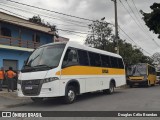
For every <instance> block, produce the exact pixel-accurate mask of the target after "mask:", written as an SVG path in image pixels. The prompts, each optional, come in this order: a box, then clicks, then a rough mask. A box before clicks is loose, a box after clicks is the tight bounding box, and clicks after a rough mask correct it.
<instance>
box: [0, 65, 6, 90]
mask: <svg viewBox="0 0 160 120" xmlns="http://www.w3.org/2000/svg"><path fill="white" fill-rule="evenodd" d="M4 78H5V72H4V69H3V67H1V69H0V91H2V85H3V80H4Z"/></svg>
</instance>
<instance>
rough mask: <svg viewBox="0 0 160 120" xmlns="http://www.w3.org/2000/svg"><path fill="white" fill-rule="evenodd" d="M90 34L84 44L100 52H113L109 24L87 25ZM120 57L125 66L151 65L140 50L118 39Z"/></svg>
mask: <svg viewBox="0 0 160 120" xmlns="http://www.w3.org/2000/svg"><path fill="white" fill-rule="evenodd" d="M89 29H90V34H88V36H87V38H86V40H85V44H87V45H89V46H91V47H95V48H98V49H101V50H106V51H109V52H115V50H114V48H115V42H114V35H113V34H112V27H111V26H109V23H106V22H104V21H95V22H93V23H92V24H90V25H89ZM118 44H119V51H120V53H119V54H120V55H121V56H122V57H123V60H124V62H125V64H126V65H130V64H136V63H152V61H151V60H150V59H149V57H148V56H145V55H144V54H143V53H142V52H141V50H140V49H139V48H137V47H135V46H132V45H131V44H130V43H127V42H126V41H125V40H122V39H119V41H118Z"/></svg>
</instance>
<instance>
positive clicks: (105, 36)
mask: <svg viewBox="0 0 160 120" xmlns="http://www.w3.org/2000/svg"><path fill="white" fill-rule="evenodd" d="M89 29H90V30H91V31H90V34H89V35H88V36H87V38H86V40H85V44H87V45H90V46H91V47H95V48H99V49H102V50H108V49H109V50H110V51H113V48H112V47H113V46H112V45H110V47H108V44H110V42H111V41H112V42H113V34H112V28H111V27H110V26H109V23H107V22H105V21H103V20H101V21H98V20H97V21H94V22H93V23H92V24H90V25H89Z"/></svg>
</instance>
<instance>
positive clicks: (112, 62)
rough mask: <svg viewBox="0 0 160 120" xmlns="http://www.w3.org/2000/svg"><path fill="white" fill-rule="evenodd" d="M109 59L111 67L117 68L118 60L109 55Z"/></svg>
mask: <svg viewBox="0 0 160 120" xmlns="http://www.w3.org/2000/svg"><path fill="white" fill-rule="evenodd" d="M110 59H111V65H112V67H113V68H118V62H117V58H115V57H110Z"/></svg>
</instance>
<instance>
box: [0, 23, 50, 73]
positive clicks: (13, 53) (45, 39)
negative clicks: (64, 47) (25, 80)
mask: <svg viewBox="0 0 160 120" xmlns="http://www.w3.org/2000/svg"><path fill="white" fill-rule="evenodd" d="M0 27H1V28H2V27H5V28H8V29H10V30H11V37H12V38H16V39H15V40H14V44H13V43H12V46H17V45H19V44H18V43H19V42H18V39H21V41H22V42H23V44H21V46H19V47H24V48H26V47H27V44H26V42H25V41H30V42H31V43H33V35H34V34H37V35H39V36H40V45H43V44H47V43H51V42H53V36H52V35H51V34H47V33H43V32H40V31H36V30H33V29H29V28H25V27H20V26H17V25H13V24H9V23H4V22H0ZM20 33H21V34H20ZM0 35H1V33H0ZM3 43H4V44H3ZM5 43H6V44H5ZM9 43H10V39H8V38H1V37H0V44H2V45H9ZM32 48H34V46H33V47H32ZM30 54H31V52H25V51H18V50H11V49H2V48H0V67H1V66H3V60H4V59H6V60H17V61H18V70H21V68H22V66H23V63H24V61H25V60H26V59H27V58H28V57H29V55H30Z"/></svg>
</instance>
